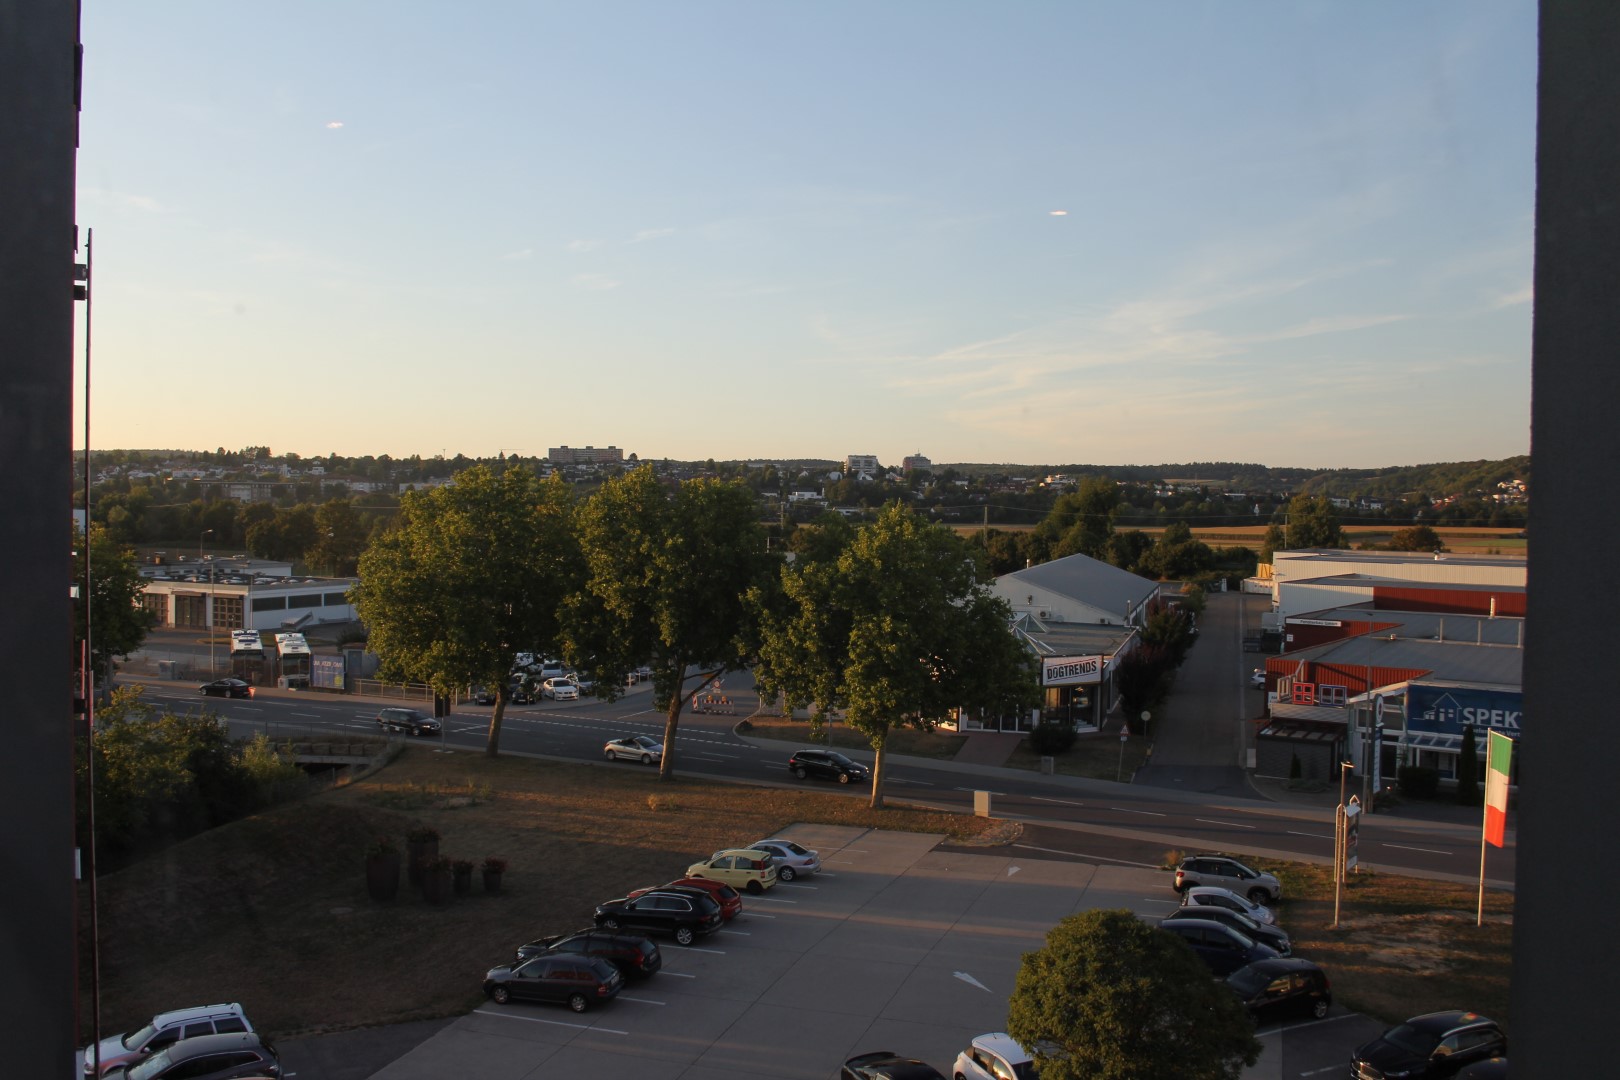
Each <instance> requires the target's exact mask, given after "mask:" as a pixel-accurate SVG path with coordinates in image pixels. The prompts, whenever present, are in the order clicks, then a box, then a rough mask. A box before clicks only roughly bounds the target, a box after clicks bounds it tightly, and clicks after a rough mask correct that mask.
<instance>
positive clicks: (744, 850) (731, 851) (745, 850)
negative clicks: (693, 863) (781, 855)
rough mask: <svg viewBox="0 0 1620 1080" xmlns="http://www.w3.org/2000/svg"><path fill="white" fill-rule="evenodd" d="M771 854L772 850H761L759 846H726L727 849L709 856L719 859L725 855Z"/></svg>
mask: <svg viewBox="0 0 1620 1080" xmlns="http://www.w3.org/2000/svg"><path fill="white" fill-rule="evenodd" d="M770 854H771V853H770V852H768V851H761V850H759V849H758V848H750V847H728V848H726V849H724V850H722V851H717V852H715V853H714V854H713V855H710V856H709V858H710V859H718V858H720V857H721V856H723V855H764V856H769V855H770Z"/></svg>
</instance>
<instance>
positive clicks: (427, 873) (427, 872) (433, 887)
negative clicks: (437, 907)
mask: <svg viewBox="0 0 1620 1080" xmlns="http://www.w3.org/2000/svg"><path fill="white" fill-rule="evenodd" d="M449 898H450V875H449V874H447V873H445V872H444V871H443V870H434V869H431V868H425V869H423V871H422V899H423V900H426V901H427V902H428V903H430V904H442V903H444V902H445V901H446V900H448V899H449Z"/></svg>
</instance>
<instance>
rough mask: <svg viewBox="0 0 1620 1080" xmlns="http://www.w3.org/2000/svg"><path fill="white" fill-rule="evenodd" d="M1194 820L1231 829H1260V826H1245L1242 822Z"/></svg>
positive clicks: (1211, 819) (1209, 819) (1207, 819)
mask: <svg viewBox="0 0 1620 1080" xmlns="http://www.w3.org/2000/svg"><path fill="white" fill-rule="evenodd" d="M1193 820H1194V821H1202V822H1203V823H1204V824H1205V825H1225V826H1226V827H1227V828H1229V829H1258V828H1259V827H1260V826H1258V825H1245V824H1243V823H1242V822H1241V821H1216V820H1215V819H1214V818H1207V817H1201V818H1193Z"/></svg>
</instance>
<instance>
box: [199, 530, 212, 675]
mask: <svg viewBox="0 0 1620 1080" xmlns="http://www.w3.org/2000/svg"><path fill="white" fill-rule="evenodd" d="M213 531H214V530H213V529H204V530H203V531H202V536H199V537H197V561H198V562H199V563H200V562H202V557H203V540H204V538H206V537H207V536H208V535H209V534H211V533H212V532H213ZM203 628H204V629H205V630H207V631H208V677H209V678H210V679H212V678H213V677H214V563H213V561H212V560H210V561H209V563H208V603H207V606H206V607H205V608H204V609H203Z"/></svg>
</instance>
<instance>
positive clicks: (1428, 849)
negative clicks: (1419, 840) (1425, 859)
mask: <svg viewBox="0 0 1620 1080" xmlns="http://www.w3.org/2000/svg"><path fill="white" fill-rule="evenodd" d="M1378 845H1379V846H1380V847H1392V848H1400V849H1401V850H1402V851H1422V852H1426V853H1427V854H1430V855H1451V854H1453V852H1450V851H1439V850H1437V849H1435V848H1432V847H1407V846H1406V845H1405V844H1387V843H1385V842H1384V841H1382V840H1380V841H1378Z"/></svg>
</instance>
